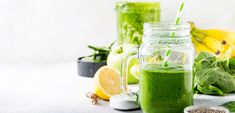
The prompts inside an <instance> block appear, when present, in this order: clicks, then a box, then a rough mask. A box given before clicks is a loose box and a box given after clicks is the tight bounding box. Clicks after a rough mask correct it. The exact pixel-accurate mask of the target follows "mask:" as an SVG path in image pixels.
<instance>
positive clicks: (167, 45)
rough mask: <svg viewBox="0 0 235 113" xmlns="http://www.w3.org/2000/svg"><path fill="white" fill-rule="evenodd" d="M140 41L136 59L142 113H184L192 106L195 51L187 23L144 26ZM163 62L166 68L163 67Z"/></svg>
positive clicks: (162, 23)
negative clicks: (184, 110)
mask: <svg viewBox="0 0 235 113" xmlns="http://www.w3.org/2000/svg"><path fill="white" fill-rule="evenodd" d="M142 41H143V43H142V44H141V47H140V49H139V55H138V56H139V59H140V62H141V67H140V68H141V69H140V70H141V76H140V83H139V85H140V88H139V102H140V106H141V109H142V111H143V113H183V109H184V108H185V107H187V106H190V105H192V104H193V90H192V87H193V86H192V63H193V56H194V55H193V53H194V52H193V46H192V43H191V37H190V26H189V24H188V23H183V24H179V25H175V24H174V22H159V23H146V24H144V35H143V38H142ZM166 54H168V55H166ZM164 60H165V61H167V64H168V65H163V64H164Z"/></svg>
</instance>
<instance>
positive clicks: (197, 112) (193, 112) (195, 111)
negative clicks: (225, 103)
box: [188, 109, 225, 113]
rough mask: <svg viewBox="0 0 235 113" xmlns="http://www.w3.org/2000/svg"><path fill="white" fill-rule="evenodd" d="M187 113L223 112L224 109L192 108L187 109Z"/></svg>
mask: <svg viewBox="0 0 235 113" xmlns="http://www.w3.org/2000/svg"><path fill="white" fill-rule="evenodd" d="M188 113H225V111H222V110H215V109H193V110H189V111H188Z"/></svg>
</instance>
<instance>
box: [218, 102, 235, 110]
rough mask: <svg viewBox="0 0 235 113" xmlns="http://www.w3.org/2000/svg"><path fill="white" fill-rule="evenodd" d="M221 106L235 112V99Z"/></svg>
mask: <svg viewBox="0 0 235 113" xmlns="http://www.w3.org/2000/svg"><path fill="white" fill-rule="evenodd" d="M221 106H223V107H226V108H227V109H228V110H229V112H235V101H230V102H227V103H224V104H222V105H221Z"/></svg>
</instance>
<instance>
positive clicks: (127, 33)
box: [115, 0, 160, 45]
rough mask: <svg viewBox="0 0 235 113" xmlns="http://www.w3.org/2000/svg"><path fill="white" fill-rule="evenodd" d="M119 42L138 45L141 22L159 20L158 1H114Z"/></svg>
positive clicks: (140, 37)
mask: <svg viewBox="0 0 235 113" xmlns="http://www.w3.org/2000/svg"><path fill="white" fill-rule="evenodd" d="M115 7H116V14H117V30H118V42H119V44H135V45H140V44H141V39H142V34H143V24H144V23H145V22H159V21H160V2H159V1H156V0H154V1H153V0H151V1H150V0H144V1H143V0H142V1H133V0H132V1H131V0H129V1H119V2H116V6H115Z"/></svg>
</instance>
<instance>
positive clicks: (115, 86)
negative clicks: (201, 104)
mask: <svg viewBox="0 0 235 113" xmlns="http://www.w3.org/2000/svg"><path fill="white" fill-rule="evenodd" d="M94 85H95V94H96V95H97V96H99V97H100V98H102V99H104V100H109V98H110V97H111V96H112V95H116V94H120V93H121V77H120V74H119V72H118V71H117V70H116V69H115V68H113V67H110V66H103V67H101V68H100V69H99V70H97V72H96V73H95V76H94Z"/></svg>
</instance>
